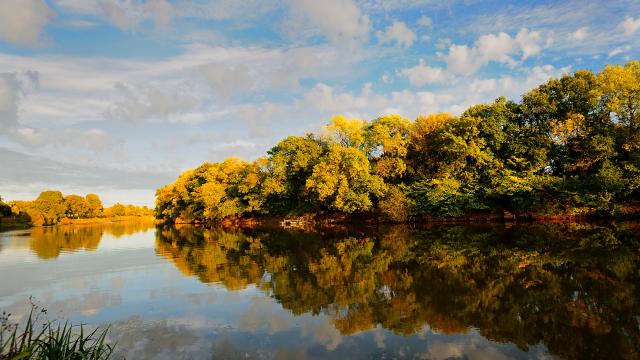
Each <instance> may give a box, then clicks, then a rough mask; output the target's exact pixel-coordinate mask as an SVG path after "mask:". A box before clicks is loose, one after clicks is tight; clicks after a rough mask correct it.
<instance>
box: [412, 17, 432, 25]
mask: <svg viewBox="0 0 640 360" xmlns="http://www.w3.org/2000/svg"><path fill="white" fill-rule="evenodd" d="M416 23H417V24H418V25H420V26H424V27H430V26H431V25H433V20H431V18H430V17H428V16H425V15H422V16H421V17H420V18H419V19H418V21H417V22H416Z"/></svg>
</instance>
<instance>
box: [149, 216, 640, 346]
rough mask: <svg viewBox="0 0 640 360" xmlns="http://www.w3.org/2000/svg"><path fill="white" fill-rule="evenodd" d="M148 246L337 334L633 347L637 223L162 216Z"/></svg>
mask: <svg viewBox="0 0 640 360" xmlns="http://www.w3.org/2000/svg"><path fill="white" fill-rule="evenodd" d="M156 252H157V253H158V254H160V255H161V256H164V257H166V258H167V259H168V260H170V261H171V262H173V263H174V264H175V265H176V267H177V268H178V269H179V270H180V271H181V272H182V273H184V274H185V275H189V276H197V277H198V279H199V280H200V281H202V282H204V283H219V284H222V285H223V286H225V287H226V288H227V289H229V290H240V289H243V288H245V287H247V286H248V285H255V286H256V287H258V288H259V289H261V290H262V291H264V292H265V293H266V294H268V295H269V296H271V297H273V298H274V299H276V300H277V301H278V302H279V303H280V304H281V306H282V307H283V308H285V309H287V310H289V311H291V312H292V313H293V314H295V315H301V314H305V313H311V314H320V313H322V314H325V315H328V316H329V317H330V318H331V319H332V323H333V325H334V326H335V328H336V329H338V330H339V331H340V333H341V334H343V335H350V334H354V333H357V332H359V331H364V330H369V329H373V328H375V327H376V326H378V325H381V326H382V327H384V328H386V329H389V330H391V331H393V332H394V333H396V334H400V335H411V334H415V333H417V332H419V331H421V330H422V329H424V327H425V326H427V325H428V326H430V327H431V328H432V329H434V330H436V331H438V332H440V333H444V334H464V333H466V332H468V331H470V329H472V328H477V329H478V330H479V331H480V332H481V334H482V335H483V336H485V337H487V338H488V339H490V340H494V341H498V342H510V343H514V344H516V345H517V346H518V347H520V348H521V349H523V350H527V349H528V348H529V347H530V346H533V345H535V344H539V343H541V342H542V343H544V344H545V345H546V346H547V348H548V349H549V351H550V352H551V353H552V354H554V355H557V356H560V357H566V358H580V357H584V356H587V357H596V358H608V357H612V356H613V357H616V358H637V357H638V356H640V330H639V324H638V320H637V319H638V315H639V314H640V309H639V308H640V305H639V302H640V293H639V290H638V287H637V284H638V283H639V282H638V280H639V277H640V272H639V269H640V267H639V262H640V224H637V223H623V224H619V225H608V226H598V225H587V224H530V225H515V226H510V227H509V226H495V225H492V226H489V225H486V226H485V225H482V226H480V225H478V226H438V227H433V228H427V229H420V230H415V229H409V228H407V227H400V226H399V227H389V228H378V229H375V230H367V229H348V230H344V231H340V230H337V229H317V230H315V231H308V232H296V231H283V230H279V229H249V230H228V229H227V230H222V229H204V228H197V227H190V226H185V227H163V228H158V229H157V232H156Z"/></svg>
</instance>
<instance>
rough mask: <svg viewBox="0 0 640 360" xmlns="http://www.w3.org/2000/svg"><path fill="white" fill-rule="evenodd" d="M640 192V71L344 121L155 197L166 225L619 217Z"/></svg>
mask: <svg viewBox="0 0 640 360" xmlns="http://www.w3.org/2000/svg"><path fill="white" fill-rule="evenodd" d="M639 188H640V61H631V62H629V63H627V64H626V65H624V66H606V67H605V68H604V69H603V70H602V71H601V72H599V73H598V74H594V73H592V72H591V71H588V70H580V71H576V72H574V73H572V74H566V75H563V76H562V77H561V78H559V79H551V80H549V81H548V82H547V83H545V84H543V85H541V86H539V87H537V88H535V89H533V90H531V91H529V92H528V93H526V94H525V95H523V96H522V99H521V101H519V102H514V101H509V100H506V99H505V98H502V97H501V98H498V99H497V100H496V101H495V102H493V103H490V104H479V105H474V106H472V107H470V108H469V109H467V110H466V111H465V112H464V113H463V114H462V115H461V116H459V117H457V116H452V115H449V114H434V115H427V116H420V117H418V118H417V119H416V120H415V121H413V122H412V121H410V120H408V119H405V118H403V117H401V116H399V115H384V116H381V117H379V118H377V119H374V120H372V121H370V122H369V121H364V120H360V119H348V118H346V117H344V116H335V117H333V118H332V119H331V123H330V124H329V125H328V126H326V128H325V131H324V132H323V133H321V134H317V135H314V134H307V135H306V136H290V137H288V138H286V139H284V140H282V141H280V142H279V143H278V144H277V145H276V146H275V147H273V148H272V149H271V150H269V151H268V153H267V156H266V157H264V158H260V159H257V160H255V161H253V162H246V161H242V160H239V159H236V158H231V159H227V160H225V161H223V162H221V163H204V164H202V165H201V166H199V167H198V168H196V169H193V170H189V171H186V172H184V173H183V174H181V175H180V177H179V178H178V179H177V180H176V182H175V183H173V184H170V185H167V186H165V187H163V188H161V189H158V190H157V192H156V196H157V199H156V216H157V217H158V218H160V219H163V220H166V221H168V222H174V221H216V220H221V219H224V218H227V217H238V216H272V215H294V214H308V213H314V214H329V215H341V216H342V215H345V214H353V213H359V214H365V215H372V216H380V217H382V218H386V219H388V220H392V221H406V220H407V219H409V218H410V217H411V216H427V215H429V216H440V217H451V216H452V217H457V216H465V215H469V214H476V213H502V212H505V211H506V212H511V213H514V214H615V213H620V212H621V210H622V209H624V208H629V205H630V204H634V203H637V202H638V200H640V191H639Z"/></svg>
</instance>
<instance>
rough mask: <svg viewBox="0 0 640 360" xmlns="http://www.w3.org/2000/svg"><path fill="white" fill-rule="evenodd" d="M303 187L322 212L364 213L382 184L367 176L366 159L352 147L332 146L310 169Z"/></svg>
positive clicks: (369, 173) (380, 181) (379, 180)
mask: <svg viewBox="0 0 640 360" xmlns="http://www.w3.org/2000/svg"><path fill="white" fill-rule="evenodd" d="M306 187H307V189H308V190H309V191H310V193H311V194H312V196H314V198H315V200H316V201H318V202H319V203H320V204H322V206H324V207H325V208H326V209H332V210H335V211H339V212H344V213H353V212H361V211H368V210H370V209H371V208H372V206H373V201H374V199H376V198H377V197H379V196H382V194H383V193H384V190H385V184H384V182H383V180H382V178H380V177H379V176H377V175H373V174H371V171H370V166H369V160H368V159H367V157H366V155H365V154H364V153H363V152H362V151H360V150H358V149H356V148H352V147H344V146H341V145H332V146H331V148H330V149H329V151H328V153H327V154H326V155H325V156H324V157H322V159H320V162H319V163H318V164H317V165H316V166H314V167H313V173H312V174H311V176H310V177H309V178H308V179H307V182H306Z"/></svg>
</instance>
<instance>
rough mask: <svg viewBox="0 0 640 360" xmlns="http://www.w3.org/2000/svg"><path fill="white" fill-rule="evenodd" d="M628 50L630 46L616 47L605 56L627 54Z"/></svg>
mask: <svg viewBox="0 0 640 360" xmlns="http://www.w3.org/2000/svg"><path fill="white" fill-rule="evenodd" d="M630 50H631V46H630V45H625V46H618V47H616V48H614V49H613V50H611V51H609V53H608V54H607V56H608V57H614V56H616V55H620V54H622V53H625V52H628V51H630Z"/></svg>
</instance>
